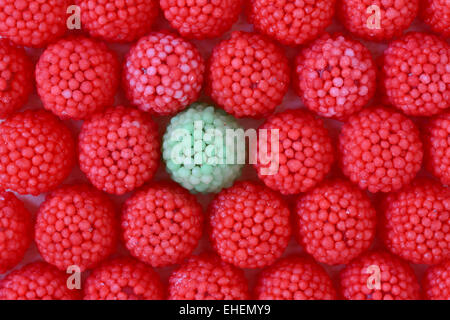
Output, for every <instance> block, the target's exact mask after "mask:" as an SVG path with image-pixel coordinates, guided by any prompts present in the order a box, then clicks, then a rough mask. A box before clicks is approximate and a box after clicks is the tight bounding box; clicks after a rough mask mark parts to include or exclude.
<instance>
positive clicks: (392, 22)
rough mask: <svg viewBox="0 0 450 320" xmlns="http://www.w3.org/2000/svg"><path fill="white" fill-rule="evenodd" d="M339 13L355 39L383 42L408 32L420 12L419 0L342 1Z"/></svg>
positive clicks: (339, 4) (339, 2) (339, 3)
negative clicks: (356, 37)
mask: <svg viewBox="0 0 450 320" xmlns="http://www.w3.org/2000/svg"><path fill="white" fill-rule="evenodd" d="M337 11H338V16H339V18H340V20H341V22H342V24H343V25H344V26H345V28H347V30H349V31H350V32H351V33H353V34H354V35H356V36H358V37H361V38H364V39H367V40H372V41H383V40H390V39H392V38H394V37H396V36H400V35H401V34H402V33H403V31H405V30H406V29H408V27H409V26H410V25H411V23H412V22H413V20H414V18H415V17H416V15H417V13H418V11H419V0H394V1H392V0H341V1H338V9H337Z"/></svg>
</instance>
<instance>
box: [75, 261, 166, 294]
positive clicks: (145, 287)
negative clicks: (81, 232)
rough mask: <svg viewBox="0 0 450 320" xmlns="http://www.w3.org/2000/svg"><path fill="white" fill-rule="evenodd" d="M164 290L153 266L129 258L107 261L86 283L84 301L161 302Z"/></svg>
mask: <svg viewBox="0 0 450 320" xmlns="http://www.w3.org/2000/svg"><path fill="white" fill-rule="evenodd" d="M164 295H165V294H164V289H163V285H162V283H161V279H160V278H159V275H158V274H157V273H156V272H155V271H154V270H153V269H152V267H150V266H147V265H145V264H144V263H142V262H139V261H137V260H135V259H132V258H129V257H120V258H115V259H111V260H108V261H105V262H104V263H102V264H101V265H100V266H99V267H98V268H96V269H94V270H93V272H92V273H91V274H90V275H89V277H88V278H87V279H86V282H85V283H84V297H83V299H84V300H162V299H164Z"/></svg>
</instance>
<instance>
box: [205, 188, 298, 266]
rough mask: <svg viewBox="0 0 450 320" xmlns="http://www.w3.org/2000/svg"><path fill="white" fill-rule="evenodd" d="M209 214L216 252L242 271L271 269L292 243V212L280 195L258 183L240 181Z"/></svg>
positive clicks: (218, 199)
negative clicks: (290, 241)
mask: <svg viewBox="0 0 450 320" xmlns="http://www.w3.org/2000/svg"><path fill="white" fill-rule="evenodd" d="M209 212H210V228H211V230H210V239H211V241H212V244H213V246H214V249H215V250H216V251H217V253H218V254H219V255H220V257H221V258H222V260H224V261H226V262H229V263H231V264H233V265H235V266H237V267H239V268H262V267H265V266H268V265H271V264H272V263H273V262H275V260H276V259H278V258H279V257H280V256H281V255H282V254H283V252H284V250H285V249H286V247H287V245H288V243H289V239H290V236H291V227H290V220H289V214H290V213H289V208H288V207H287V205H286V204H285V203H284V201H283V200H282V199H281V197H279V196H278V195H277V194H276V193H274V192H273V191H271V190H269V189H267V188H265V187H264V186H262V185H259V184H257V183H255V182H250V181H240V182H237V183H235V184H234V186H232V187H231V188H228V189H224V190H223V191H221V192H220V193H219V194H218V195H217V196H216V197H215V198H214V200H213V201H212V203H211V205H210V208H209Z"/></svg>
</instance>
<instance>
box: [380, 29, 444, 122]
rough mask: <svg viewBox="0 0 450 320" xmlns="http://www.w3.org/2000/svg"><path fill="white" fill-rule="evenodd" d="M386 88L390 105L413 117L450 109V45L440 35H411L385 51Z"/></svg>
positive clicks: (384, 81) (384, 79)
mask: <svg viewBox="0 0 450 320" xmlns="http://www.w3.org/2000/svg"><path fill="white" fill-rule="evenodd" d="M382 88H383V90H384V93H385V95H386V99H387V102H388V103H389V104H392V105H393V106H394V107H396V108H398V109H400V110H402V111H403V112H404V113H405V114H407V115H411V116H432V115H434V114H437V113H440V112H442V111H443V110H445V109H448V108H449V107H450V46H449V45H448V44H447V43H446V42H445V41H443V40H441V39H439V38H438V37H436V36H433V35H431V34H426V33H420V32H412V33H408V34H407V35H406V36H404V37H402V38H401V39H399V40H397V41H394V42H391V43H390V44H389V47H388V48H387V49H386V50H385V52H384V58H383V68H382Z"/></svg>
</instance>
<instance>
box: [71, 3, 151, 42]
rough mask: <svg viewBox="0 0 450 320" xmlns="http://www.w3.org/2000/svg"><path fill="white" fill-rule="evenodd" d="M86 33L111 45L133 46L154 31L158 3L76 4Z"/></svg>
mask: <svg viewBox="0 0 450 320" xmlns="http://www.w3.org/2000/svg"><path fill="white" fill-rule="evenodd" d="M76 2H77V4H78V5H79V6H80V10H81V22H82V24H83V29H84V30H86V31H87V32H89V34H90V35H91V36H92V37H98V38H102V39H103V40H105V41H108V42H131V41H134V40H137V39H138V38H140V37H142V36H144V35H145V34H147V33H148V32H149V31H150V28H151V27H152V25H153V24H154V23H155V21H156V18H157V16H158V1H157V0H126V1H124V0H112V1H111V0H76Z"/></svg>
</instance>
